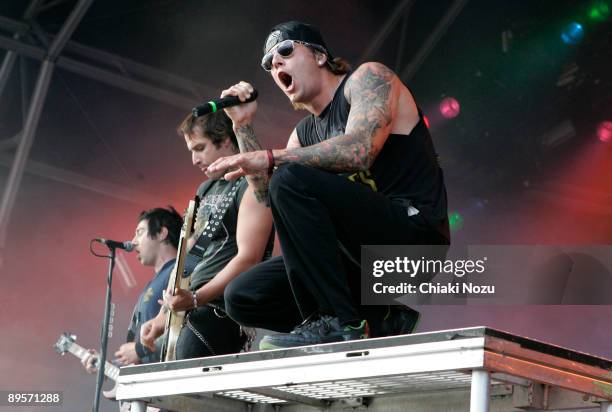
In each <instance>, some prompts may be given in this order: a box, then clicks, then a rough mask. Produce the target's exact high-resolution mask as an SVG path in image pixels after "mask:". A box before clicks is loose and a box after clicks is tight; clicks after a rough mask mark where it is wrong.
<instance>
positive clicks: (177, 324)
mask: <svg viewBox="0 0 612 412" xmlns="http://www.w3.org/2000/svg"><path fill="white" fill-rule="evenodd" d="M189 283H190V278H183V277H181V281H180V282H179V284H180V288H181V289H189ZM184 323H185V311H183V310H182V311H180V312H173V311H170V312H168V317H167V318H166V342H165V347H166V352H165V353H164V352H163V350H162V355H165V357H164V356H162V359H163V360H164V362H168V361H173V360H176V342H177V341H178V338H179V334H180V333H181V329H182V328H183V324H184Z"/></svg>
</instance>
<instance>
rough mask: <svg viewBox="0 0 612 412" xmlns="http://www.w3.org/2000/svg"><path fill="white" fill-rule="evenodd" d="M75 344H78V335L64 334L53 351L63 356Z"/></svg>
mask: <svg viewBox="0 0 612 412" xmlns="http://www.w3.org/2000/svg"><path fill="white" fill-rule="evenodd" d="M74 342H76V335H73V334H71V333H68V332H64V333H62V334H61V335H60V337H59V339H58V340H57V342H56V343H55V345H53V349H55V350H56V351H57V353H59V354H60V355H63V354H65V353H66V352H68V351H69V350H70V347H71V346H72V345H73V344H74Z"/></svg>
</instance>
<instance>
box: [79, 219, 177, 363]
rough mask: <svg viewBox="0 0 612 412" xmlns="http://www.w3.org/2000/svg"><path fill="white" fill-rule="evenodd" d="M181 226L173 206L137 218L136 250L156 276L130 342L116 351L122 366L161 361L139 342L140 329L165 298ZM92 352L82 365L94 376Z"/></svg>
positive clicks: (135, 314)
mask: <svg viewBox="0 0 612 412" xmlns="http://www.w3.org/2000/svg"><path fill="white" fill-rule="evenodd" d="M182 224H183V219H182V218H181V216H180V215H179V214H178V213H177V212H176V210H174V208H172V207H169V208H168V209H164V208H154V209H150V210H146V211H143V212H141V213H140V216H139V217H138V225H137V226H136V230H135V234H134V238H133V239H132V243H133V244H134V250H135V251H136V253H137V257H138V260H139V261H140V263H142V264H143V265H144V266H152V267H153V268H154V270H155V274H154V275H153V277H152V278H151V280H150V281H149V283H147V285H146V286H145V288H144V289H143V291H142V293H141V294H140V296H139V297H138V301H137V302H136V306H135V307H134V312H133V314H132V320H131V321H130V326H129V328H128V333H127V342H126V343H124V344H123V345H121V346H120V347H119V349H118V350H117V351H116V352H115V358H116V360H117V361H118V362H119V363H120V364H121V365H132V364H137V363H150V362H157V361H159V353H158V352H156V351H152V350H150V349H148V348H146V347H145V346H143V345H142V344H141V343H140V340H139V338H140V328H141V326H142V324H143V323H144V322H146V321H148V320H149V319H151V318H153V317H155V315H156V314H157V313H158V312H159V308H160V304H159V302H158V300H159V299H161V298H162V294H163V291H164V289H165V288H166V287H167V285H168V277H169V276H170V272H171V271H172V268H173V267H174V262H175V258H176V248H177V246H178V240H179V235H180V231H181V226H182ZM89 353H90V354H91V356H89V357H87V358H84V359H83V361H82V363H83V366H84V367H85V369H86V370H87V371H88V372H89V373H94V372H96V371H97V367H96V366H95V363H96V361H97V358H98V353H97V351H95V350H93V349H89Z"/></svg>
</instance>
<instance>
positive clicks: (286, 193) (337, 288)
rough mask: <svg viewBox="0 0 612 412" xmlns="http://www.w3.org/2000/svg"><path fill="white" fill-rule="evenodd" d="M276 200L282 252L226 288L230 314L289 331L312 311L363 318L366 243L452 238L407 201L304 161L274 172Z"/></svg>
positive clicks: (345, 318) (343, 319)
mask: <svg viewBox="0 0 612 412" xmlns="http://www.w3.org/2000/svg"><path fill="white" fill-rule="evenodd" d="M270 204H271V208H272V215H273V217H274V225H275V228H276V231H277V233H278V237H279V240H280V244H281V249H282V251H283V257H278V258H274V259H271V260H269V261H267V262H263V263H260V264H259V265H257V266H255V267H253V268H252V269H250V270H249V271H247V272H245V273H243V274H241V275H240V276H238V277H237V278H236V279H234V280H233V281H232V282H231V283H230V284H229V285H228V287H226V289H225V305H226V309H227V311H228V314H229V315H230V316H231V317H232V318H233V319H235V320H236V321H237V322H238V323H240V324H243V325H247V326H253V327H261V328H265V329H272V330H277V331H288V330H291V329H292V328H293V327H295V326H296V325H297V324H299V323H300V322H301V321H302V319H303V318H305V317H306V316H308V315H309V314H311V313H313V312H319V313H323V314H330V315H333V316H337V317H338V318H339V320H340V322H341V323H347V322H353V321H358V320H360V319H363V317H364V316H363V313H364V312H365V311H364V310H361V309H360V308H359V305H358V303H359V296H360V294H359V289H360V270H359V266H358V262H359V259H360V254H361V245H386V244H389V245H392V244H400V245H410V244H425V245H427V244H447V243H448V240H446V239H445V238H444V237H443V236H442V235H441V234H440V233H439V232H437V231H436V230H435V229H433V228H431V227H430V226H429V225H428V224H427V223H426V221H425V219H424V218H423V217H422V216H420V214H417V215H414V216H408V211H407V209H406V206H405V205H404V204H402V203H400V202H394V201H392V200H390V199H388V198H387V197H385V196H384V195H382V194H381V193H377V192H373V191H372V190H371V189H370V188H369V187H366V186H364V185H361V184H359V183H354V182H351V181H349V180H348V179H346V178H344V177H342V176H337V175H335V174H332V173H328V172H325V171H322V170H319V169H315V168H312V167H308V166H303V165H299V164H289V165H286V166H283V167H281V168H279V169H278V170H277V171H276V172H275V173H274V175H273V176H272V179H271V181H270ZM340 245H341V246H340ZM356 262H357V263H356ZM370 309H373V308H370Z"/></svg>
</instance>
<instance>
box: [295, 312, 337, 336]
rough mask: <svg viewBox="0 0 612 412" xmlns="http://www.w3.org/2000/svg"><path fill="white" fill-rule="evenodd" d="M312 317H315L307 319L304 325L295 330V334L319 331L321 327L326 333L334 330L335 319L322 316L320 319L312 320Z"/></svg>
mask: <svg viewBox="0 0 612 412" xmlns="http://www.w3.org/2000/svg"><path fill="white" fill-rule="evenodd" d="M312 317H313V315H311V316H309V317H308V318H306V320H305V321H304V322H302V324H300V325H299V326H297V327H296V328H295V329H294V333H300V332H307V331H311V330H317V329H319V328H320V327H323V328H324V329H325V331H329V330H330V329H331V328H332V325H331V321H332V320H333V319H334V318H333V317H331V316H329V315H322V316H320V317H319V319H315V320H311V318H312Z"/></svg>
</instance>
